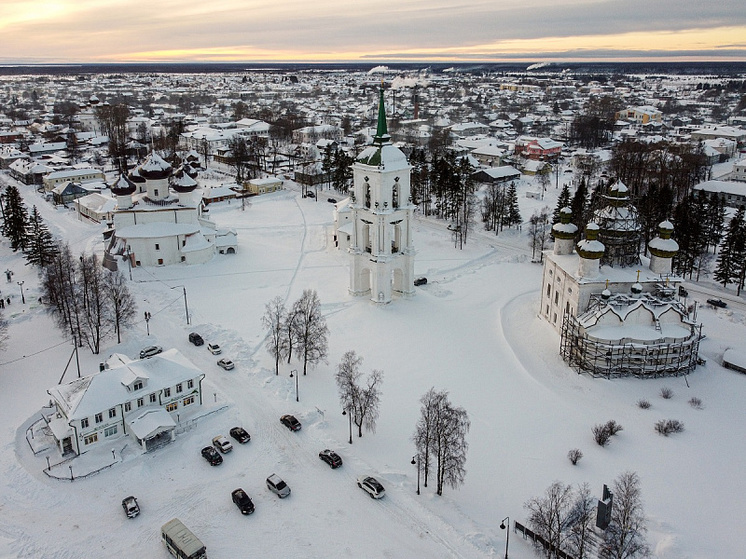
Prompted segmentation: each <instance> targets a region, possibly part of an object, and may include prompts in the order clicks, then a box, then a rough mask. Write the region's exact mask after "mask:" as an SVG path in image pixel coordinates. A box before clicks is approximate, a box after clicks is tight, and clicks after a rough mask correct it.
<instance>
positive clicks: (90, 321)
mask: <svg viewBox="0 0 746 559" xmlns="http://www.w3.org/2000/svg"><path fill="white" fill-rule="evenodd" d="M78 269H79V279H80V280H82V290H80V291H79V294H80V295H81V296H82V301H81V305H80V306H81V308H82V310H83V313H82V314H83V328H82V333H83V339H84V340H85V342H86V344H88V347H89V349H90V350H91V353H93V354H94V355H97V354H98V353H99V352H100V350H101V340H102V339H103V338H105V337H106V336H107V335H108V334H109V333H110V323H111V322H110V320H109V318H110V313H109V306H110V304H109V303H110V301H109V300H108V298H107V297H106V289H105V280H104V270H103V268H102V267H101V264H100V263H99V262H98V258H97V257H96V255H95V254H92V255H90V256H87V255H85V254H84V255H82V256H81V257H80V265H79V266H78Z"/></svg>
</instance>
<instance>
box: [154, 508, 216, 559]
mask: <svg viewBox="0 0 746 559" xmlns="http://www.w3.org/2000/svg"><path fill="white" fill-rule="evenodd" d="M161 539H162V540H163V545H165V546H166V549H168V551H169V553H171V555H173V556H174V557H177V558H178V559H207V551H206V549H205V546H204V544H203V543H202V542H201V541H200V539H199V538H198V537H197V536H195V535H194V534H193V533H192V532H191V531H190V530H189V528H187V527H186V526H184V524H182V522H181V520H179V519H178V518H173V519H171V520H169V521H168V522H166V523H165V524H164V525H163V526H161Z"/></svg>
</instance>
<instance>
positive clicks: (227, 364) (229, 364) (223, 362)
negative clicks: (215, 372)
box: [218, 359, 236, 371]
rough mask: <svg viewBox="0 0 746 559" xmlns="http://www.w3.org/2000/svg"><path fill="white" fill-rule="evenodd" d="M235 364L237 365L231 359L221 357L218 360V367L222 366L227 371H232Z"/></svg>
mask: <svg viewBox="0 0 746 559" xmlns="http://www.w3.org/2000/svg"><path fill="white" fill-rule="evenodd" d="M235 366H236V365H235V364H234V363H233V361H231V360H230V359H221V360H220V361H218V367H222V368H223V369H225V370H226V371H230V370H231V369H233V368H234V367H235Z"/></svg>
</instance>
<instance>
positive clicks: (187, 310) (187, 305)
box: [171, 285, 189, 326]
mask: <svg viewBox="0 0 746 559" xmlns="http://www.w3.org/2000/svg"><path fill="white" fill-rule="evenodd" d="M177 287H181V288H182V289H183V290H184V314H186V323H187V326H188V325H189V304H188V303H187V293H186V287H184V286H183V285H174V286H173V287H172V288H171V289H176V288H177Z"/></svg>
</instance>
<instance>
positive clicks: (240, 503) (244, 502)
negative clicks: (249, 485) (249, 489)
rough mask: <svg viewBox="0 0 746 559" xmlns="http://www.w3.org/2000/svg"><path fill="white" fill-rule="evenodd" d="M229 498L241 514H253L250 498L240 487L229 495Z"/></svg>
mask: <svg viewBox="0 0 746 559" xmlns="http://www.w3.org/2000/svg"><path fill="white" fill-rule="evenodd" d="M231 498H232V499H233V502H234V503H235V504H236V506H237V507H238V508H239V510H240V511H241V514H251V513H252V512H254V503H253V502H252V501H251V497H249V496H248V495H247V494H246V491H244V490H243V489H241V488H240V487H239V488H238V489H236V490H235V491H233V493H231Z"/></svg>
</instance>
